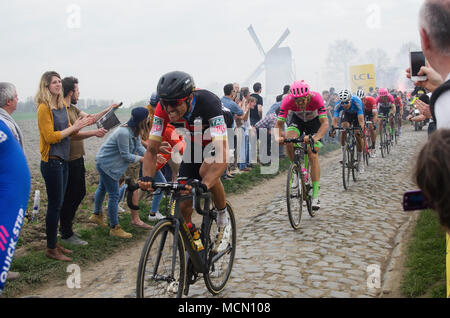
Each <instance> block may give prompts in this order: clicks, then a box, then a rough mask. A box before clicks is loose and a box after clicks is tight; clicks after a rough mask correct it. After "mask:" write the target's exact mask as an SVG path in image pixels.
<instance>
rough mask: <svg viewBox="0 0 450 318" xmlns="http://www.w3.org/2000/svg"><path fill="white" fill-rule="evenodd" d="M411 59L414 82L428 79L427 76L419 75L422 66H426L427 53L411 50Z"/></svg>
mask: <svg viewBox="0 0 450 318" xmlns="http://www.w3.org/2000/svg"><path fill="white" fill-rule="evenodd" d="M409 60H410V67H411V80H412V81H414V82H419V81H426V80H427V77H426V76H419V75H418V73H419V72H420V68H421V67H422V66H425V65H426V63H425V55H424V54H423V52H422V51H410V52H409Z"/></svg>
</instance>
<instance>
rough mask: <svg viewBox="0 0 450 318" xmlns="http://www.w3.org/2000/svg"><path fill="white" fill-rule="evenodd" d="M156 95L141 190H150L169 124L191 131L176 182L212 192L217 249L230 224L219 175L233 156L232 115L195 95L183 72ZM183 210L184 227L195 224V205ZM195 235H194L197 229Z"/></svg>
mask: <svg viewBox="0 0 450 318" xmlns="http://www.w3.org/2000/svg"><path fill="white" fill-rule="evenodd" d="M157 94H158V96H159V97H160V102H159V103H158V106H157V107H156V110H155V115H154V118H153V125H152V130H151V132H150V138H149V142H148V147H147V152H146V153H145V157H144V165H143V170H142V174H143V178H141V181H140V182H139V186H140V187H141V189H143V190H147V191H152V182H153V178H154V176H155V172H156V164H157V155H158V153H159V151H160V146H161V142H162V138H163V136H164V133H165V131H166V128H167V125H168V124H169V123H171V124H172V125H173V126H175V127H176V128H185V129H187V131H188V132H189V133H190V135H191V138H190V139H191V140H190V142H188V141H187V140H189V139H187V140H186V142H187V147H186V149H185V155H184V157H183V161H182V162H181V165H180V169H179V175H178V180H179V182H180V183H186V184H187V185H188V188H190V186H189V183H190V181H191V180H193V179H197V180H200V181H202V185H201V186H202V187H203V190H204V191H206V190H209V191H211V193H212V197H213V201H214V204H215V207H216V208H217V210H218V214H217V227H218V233H217V236H216V246H218V245H219V244H220V242H221V239H222V237H223V236H224V230H225V228H226V226H227V225H228V223H229V222H228V218H227V216H226V201H225V190H224V187H223V185H222V182H221V180H220V176H221V175H222V174H223V173H224V171H225V169H226V167H227V158H228V153H229V150H228V142H227V128H231V127H232V123H233V116H232V114H231V112H230V111H228V110H227V109H226V108H225V107H223V106H222V102H221V101H220V99H219V98H218V97H217V96H216V95H215V94H213V93H211V92H210V91H207V90H203V89H199V90H196V87H195V83H194V79H193V78H192V76H191V75H189V74H187V73H184V72H179V71H175V72H170V73H167V74H165V75H163V76H162V77H161V78H160V80H159V83H158V90H157ZM194 123H196V125H199V126H200V125H201V127H199V128H200V129H201V130H200V132H201V133H203V134H202V136H197V135H196V132H197V130H196V129H195V126H196V125H194ZM197 129H198V128H197ZM199 137H200V138H199ZM188 148H189V149H188ZM189 150H190V151H189ZM200 151H201V153H200ZM213 152H214V154H213ZM189 154H190V156H189ZM189 157H190V158H189ZM180 210H181V212H182V214H183V217H184V219H185V220H186V223H187V224H190V223H192V213H193V207H192V201H183V202H181V203H180ZM192 231H195V226H194V227H193V230H192ZM226 232H229V231H226ZM225 239H228V238H225Z"/></svg>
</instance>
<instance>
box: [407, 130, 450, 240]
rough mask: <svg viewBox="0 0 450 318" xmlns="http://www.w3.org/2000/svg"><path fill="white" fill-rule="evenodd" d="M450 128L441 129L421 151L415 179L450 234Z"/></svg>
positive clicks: (415, 170)
mask: <svg viewBox="0 0 450 318" xmlns="http://www.w3.org/2000/svg"><path fill="white" fill-rule="evenodd" d="M448 158H450V129H439V130H437V131H436V132H435V133H433V134H432V135H431V136H430V139H429V141H428V142H427V143H426V144H425V146H424V147H423V148H422V150H421V151H420V153H419V157H418V160H417V162H416V166H415V169H414V179H415V181H416V183H417V185H418V186H419V188H420V189H421V190H422V192H423V194H424V197H425V199H426V200H427V202H428V205H430V207H431V208H433V209H434V210H435V211H436V212H437V214H438V215H439V220H440V223H441V225H442V226H443V227H444V228H445V230H446V231H447V233H449V234H450V184H448V183H449V181H450V161H449V160H448Z"/></svg>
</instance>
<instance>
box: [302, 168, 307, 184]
mask: <svg viewBox="0 0 450 318" xmlns="http://www.w3.org/2000/svg"><path fill="white" fill-rule="evenodd" d="M302 173H303V176H304V179H305V183H309V175H308V170H306V169H305V168H302Z"/></svg>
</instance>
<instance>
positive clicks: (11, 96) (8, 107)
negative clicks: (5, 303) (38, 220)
mask: <svg viewBox="0 0 450 318" xmlns="http://www.w3.org/2000/svg"><path fill="white" fill-rule="evenodd" d="M18 101H19V98H18V96H17V90H16V87H15V86H14V85H13V84H11V83H0V121H3V122H4V123H5V124H6V126H8V128H9V129H10V130H11V133H12V134H13V136H14V137H15V138H16V139H17V141H18V143H19V145H20V147H21V148H22V150H23V149H24V148H23V135H22V131H21V130H20V127H19V125H18V124H17V123H16V121H15V120H14V119H13V118H12V117H11V115H12V113H14V112H15V111H16V109H17V102H18ZM27 171H28V166H27ZM28 173H29V172H28ZM0 211H3V209H0ZM0 224H2V223H1V222H0ZM19 276H20V275H19V273H18V272H11V271H10V272H9V273H8V280H13V279H17V278H19Z"/></svg>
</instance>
